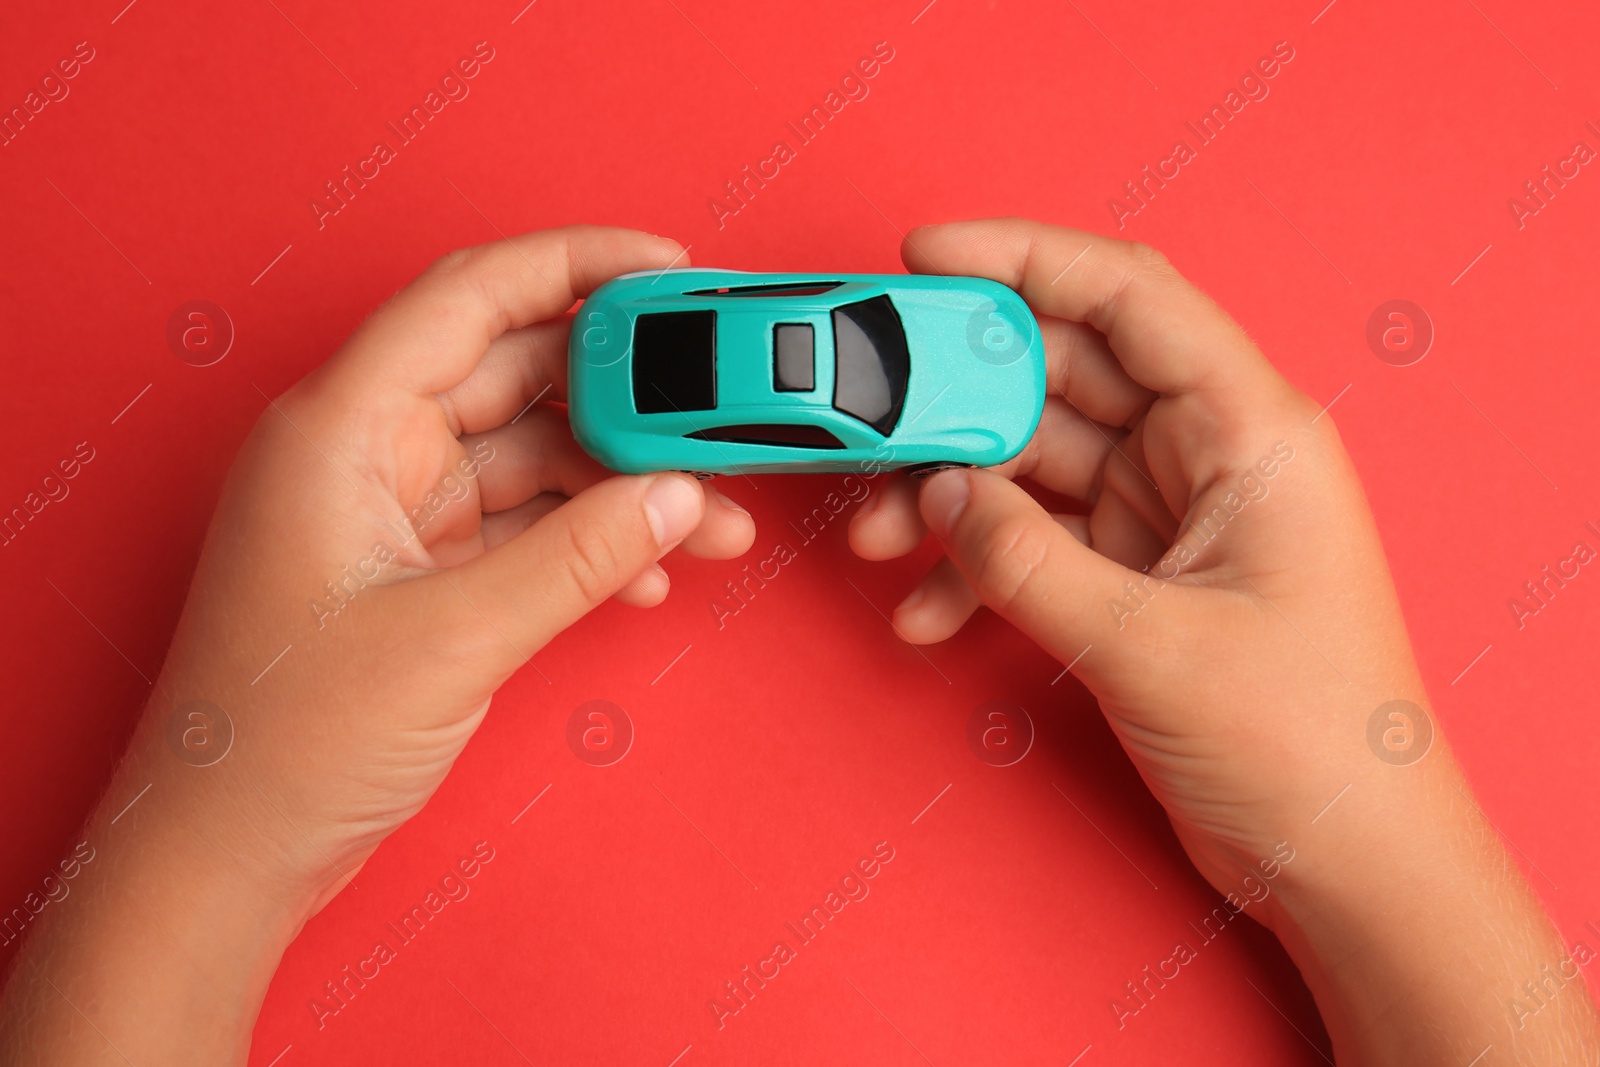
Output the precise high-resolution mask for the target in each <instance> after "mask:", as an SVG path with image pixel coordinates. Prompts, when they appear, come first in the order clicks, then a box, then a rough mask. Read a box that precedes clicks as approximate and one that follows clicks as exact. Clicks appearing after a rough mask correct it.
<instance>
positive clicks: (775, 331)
mask: <svg viewBox="0 0 1600 1067" xmlns="http://www.w3.org/2000/svg"><path fill="white" fill-rule="evenodd" d="M772 387H773V388H774V389H776V390H777V391H778V392H780V393H809V392H810V391H811V390H813V389H815V388H816V387H817V338H816V331H814V330H812V328H811V326H810V324H809V323H804V322H780V323H779V324H778V325H776V326H774V327H773V328H772Z"/></svg>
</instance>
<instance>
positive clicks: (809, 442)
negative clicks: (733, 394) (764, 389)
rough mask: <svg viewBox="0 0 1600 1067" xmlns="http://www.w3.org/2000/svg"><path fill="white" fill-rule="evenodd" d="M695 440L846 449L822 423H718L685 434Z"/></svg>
mask: <svg viewBox="0 0 1600 1067" xmlns="http://www.w3.org/2000/svg"><path fill="white" fill-rule="evenodd" d="M684 436H685V437H691V438H693V439H694V440H696V441H725V442H729V443H732V444H740V445H780V446H784V447H788V448H843V447H844V442H843V441H841V440H839V439H838V438H837V437H835V436H833V434H831V433H829V432H828V431H827V430H824V429H823V428H822V427H821V426H801V425H790V424H787V423H749V424H746V425H743V426H718V427H715V428H713V429H709V430H697V431H695V432H694V433H687V434H684Z"/></svg>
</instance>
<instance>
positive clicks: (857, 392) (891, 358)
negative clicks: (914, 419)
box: [833, 296, 911, 437]
mask: <svg viewBox="0 0 1600 1067" xmlns="http://www.w3.org/2000/svg"><path fill="white" fill-rule="evenodd" d="M833 345H834V352H835V357H836V359H837V360H838V368H837V371H836V373H835V374H834V379H833V406H834V407H835V408H837V409H838V410H839V411H842V412H844V413H845V414H846V415H850V416H852V417H854V418H857V419H860V420H861V421H862V422H864V423H866V424H867V425H868V426H871V427H872V428H873V429H874V430H877V431H878V432H879V433H881V434H883V435H884V436H885V437H887V436H889V433H890V431H891V430H893V429H894V425H895V423H897V422H899V421H900V409H901V407H903V406H904V405H905V402H906V382H907V380H908V379H909V378H910V377H911V354H910V352H909V351H907V349H906V332H905V329H904V328H903V327H902V326H901V325H900V313H899V312H897V311H895V309H894V305H893V304H891V303H890V302H889V298H888V297H887V296H875V297H873V298H872V299H871V300H862V301H859V302H857V303H854V304H845V305H844V306H843V307H839V308H835V309H834V312H833Z"/></svg>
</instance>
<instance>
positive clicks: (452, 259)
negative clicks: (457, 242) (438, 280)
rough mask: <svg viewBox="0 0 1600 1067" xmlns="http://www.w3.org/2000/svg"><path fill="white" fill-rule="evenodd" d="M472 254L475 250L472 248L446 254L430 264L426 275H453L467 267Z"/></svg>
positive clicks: (459, 249) (458, 249)
mask: <svg viewBox="0 0 1600 1067" xmlns="http://www.w3.org/2000/svg"><path fill="white" fill-rule="evenodd" d="M472 254H473V250H472V249H471V248H457V249H455V250H454V251H451V252H446V253H445V254H444V255H442V256H440V257H439V258H438V259H436V260H434V261H433V262H432V263H430V264H429V265H428V269H427V270H426V271H425V272H424V273H427V274H452V273H454V272H455V271H457V270H459V269H460V268H461V267H463V266H465V265H466V263H467V261H468V260H469V259H471V258H472Z"/></svg>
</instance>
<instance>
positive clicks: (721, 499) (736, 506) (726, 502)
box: [706, 486, 750, 515]
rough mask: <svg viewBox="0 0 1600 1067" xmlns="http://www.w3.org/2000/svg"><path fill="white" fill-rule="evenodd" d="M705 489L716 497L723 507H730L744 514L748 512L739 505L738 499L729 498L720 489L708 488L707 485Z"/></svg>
mask: <svg viewBox="0 0 1600 1067" xmlns="http://www.w3.org/2000/svg"><path fill="white" fill-rule="evenodd" d="M706 491H707V492H709V493H710V494H711V495H712V496H714V497H716V498H717V502H718V503H720V504H721V505H722V506H723V507H725V508H728V509H730V510H732V511H739V512H743V513H744V514H746V515H748V514H750V513H749V512H748V511H745V510H744V508H742V507H740V506H739V503H738V501H736V500H729V499H728V498H727V497H726V496H725V495H723V493H722V491H721V490H718V489H712V488H710V487H709V486H708V487H707V488H706Z"/></svg>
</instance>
